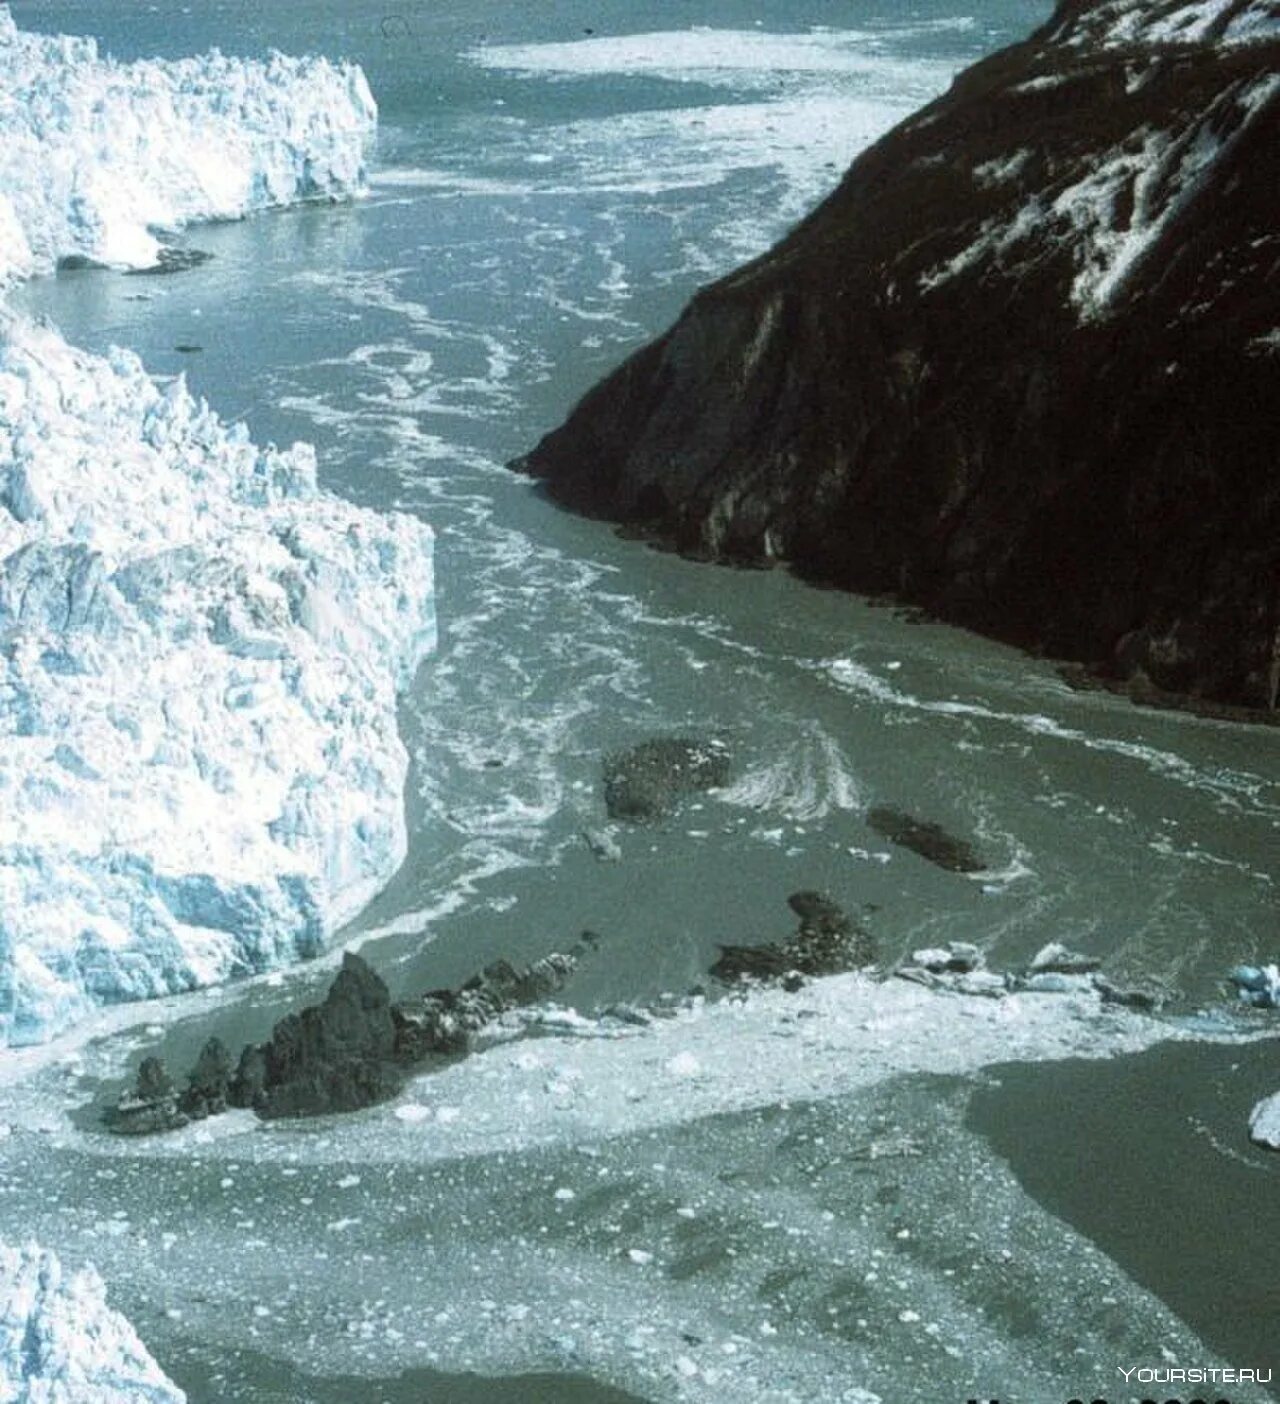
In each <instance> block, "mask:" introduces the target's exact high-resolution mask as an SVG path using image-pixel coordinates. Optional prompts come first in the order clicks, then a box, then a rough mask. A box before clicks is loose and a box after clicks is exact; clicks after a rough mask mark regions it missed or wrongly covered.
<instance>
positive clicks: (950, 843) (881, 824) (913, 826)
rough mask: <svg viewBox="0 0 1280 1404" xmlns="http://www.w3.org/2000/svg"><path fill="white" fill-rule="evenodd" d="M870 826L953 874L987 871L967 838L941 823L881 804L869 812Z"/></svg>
mask: <svg viewBox="0 0 1280 1404" xmlns="http://www.w3.org/2000/svg"><path fill="white" fill-rule="evenodd" d="M867 823H868V824H869V825H870V826H871V827H872V828H873V829H874V830H875V831H876V833H878V834H879V835H880V836H881V837H882V838H887V839H888V840H889V842H890V843H896V844H897V845H898V847H899V848H909V849H910V850H911V851H912V853H915V854H918V855H919V856H920V857H921V858H924V859H927V860H928V861H929V862H930V863H933V864H935V865H936V866H937V867H939V868H945V869H946V870H947V872H949V873H981V872H985V871H986V867H987V865H986V863H985V862H984V861H983V860H982V858H981V857H980V856H979V854H978V851H977V849H976V848H974V846H973V845H972V844H971V843H970V842H969V841H968V840H967V839H962V838H956V836H955V835H954V834H949V833H948V832H947V831H946V830H945V829H944V828H943V827H942V825H941V824H935V823H933V822H932V821H931V820H929V819H917V818H915V817H914V816H913V815H910V814H906V813H904V812H903V811H902V810H900V809H893V808H890V807H889V806H887V805H877V806H876V807H875V808H874V809H871V810H869V811H868V813H867Z"/></svg>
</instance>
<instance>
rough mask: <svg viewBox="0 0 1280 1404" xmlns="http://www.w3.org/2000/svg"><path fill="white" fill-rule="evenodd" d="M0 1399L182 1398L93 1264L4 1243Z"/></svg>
mask: <svg viewBox="0 0 1280 1404" xmlns="http://www.w3.org/2000/svg"><path fill="white" fill-rule="evenodd" d="M0 1399H4V1400H9V1401H12V1402H13V1404H183V1401H184V1400H185V1399H186V1395H185V1394H184V1393H183V1392H182V1390H180V1389H179V1388H178V1387H177V1385H175V1384H173V1383H172V1382H171V1381H170V1380H168V1379H167V1378H166V1377H165V1375H164V1372H163V1371H162V1370H161V1369H160V1367H159V1365H157V1364H156V1362H155V1361H154V1360H153V1359H152V1358H151V1356H150V1355H149V1354H148V1353H147V1348H146V1346H144V1345H143V1344H142V1342H141V1341H140V1340H139V1339H138V1336H137V1333H136V1332H135V1331H134V1329H133V1327H132V1326H130V1325H129V1323H128V1322H127V1321H126V1320H125V1319H124V1317H123V1316H121V1315H120V1314H119V1312H116V1311H113V1310H112V1309H111V1308H110V1307H109V1306H108V1305H107V1300H106V1289H105V1288H104V1287H103V1285H102V1279H101V1278H100V1277H99V1276H98V1274H97V1273H96V1272H95V1271H94V1270H93V1268H92V1267H86V1268H81V1269H80V1270H79V1271H78V1272H66V1271H64V1270H63V1267H62V1264H61V1263H60V1262H59V1261H58V1259H57V1257H56V1256H55V1255H54V1254H53V1253H50V1252H47V1251H43V1250H41V1249H40V1248H38V1247H37V1246H36V1245H35V1244H28V1245H27V1246H26V1247H24V1248H11V1247H8V1246H6V1245H5V1244H3V1243H0Z"/></svg>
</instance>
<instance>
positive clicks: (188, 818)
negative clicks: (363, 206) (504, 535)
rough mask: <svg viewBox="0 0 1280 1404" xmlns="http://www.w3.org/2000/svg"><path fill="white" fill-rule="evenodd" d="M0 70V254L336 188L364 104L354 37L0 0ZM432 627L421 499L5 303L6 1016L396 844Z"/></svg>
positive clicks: (260, 937)
mask: <svg viewBox="0 0 1280 1404" xmlns="http://www.w3.org/2000/svg"><path fill="white" fill-rule="evenodd" d="M0 92H2V93H3V97H2V98H0V191H3V192H4V193H3V194H2V195H0V283H3V281H4V278H5V277H6V275H7V276H9V277H10V278H12V277H13V276H14V275H18V274H30V273H35V272H41V271H48V270H50V269H51V268H52V267H53V266H54V265H55V264H56V262H57V261H58V260H60V259H64V258H67V257H71V256H75V257H80V258H85V259H89V260H92V261H96V262H103V263H114V264H125V265H134V266H139V265H148V264H151V263H152V262H154V261H155V259H156V257H157V255H158V253H159V249H160V244H159V242H158V238H157V226H163V227H164V228H166V229H168V228H173V227H176V226H179V225H181V224H183V223H185V222H186V221H188V220H192V219H197V218H209V217H223V216H229V215H238V214H243V213H245V212H246V211H248V210H251V209H254V208H258V207H261V206H264V205H268V204H278V203H283V202H286V201H289V200H295V199H300V198H307V197H311V196H315V195H331V196H336V195H342V194H348V193H350V192H352V191H353V190H354V189H355V188H356V187H357V186H358V184H359V181H360V179H361V176H362V171H363V164H362V163H363V156H364V151H365V146H366V143H367V140H368V138H369V136H370V135H371V133H372V130H373V126H374V123H375V120H376V109H375V107H374V103H373V99H372V97H371V96H370V94H369V90H368V86H367V84H366V83H365V80H364V76H363V74H362V73H361V72H360V70H359V69H357V68H353V67H335V66H334V65H331V64H329V63H327V62H326V61H325V60H322V59H307V60H295V59H287V58H284V57H282V56H275V57H273V58H271V59H270V60H269V61H267V62H265V63H250V62H244V61H240V60H231V59H226V58H223V57H222V56H221V55H218V54H211V55H208V56H206V57H204V58H198V59H184V60H181V61H179V62H176V63H169V62H165V63H162V62H144V63H134V64H127V65H122V64H117V63H114V62H112V61H110V60H106V59H100V58H99V57H98V55H97V51H96V48H95V46H94V44H93V42H92V41H91V40H82V39H68V38H48V37H44V36H30V35H24V34H20V33H18V32H17V30H16V29H15V27H14V25H13V22H12V20H11V19H10V17H9V14H8V11H7V10H6V9H4V8H3V7H0ZM434 641H435V621H434V602H433V595H432V536H431V531H430V529H429V528H428V527H427V526H426V525H425V524H424V523H422V522H421V521H419V520H417V519H413V518H409V517H403V516H379V515H377V514H374V513H371V512H367V511H361V510H358V509H356V508H354V507H352V506H350V505H348V504H347V503H345V502H342V501H340V500H339V499H337V498H335V497H332V496H330V495H328V494H326V493H321V492H319V491H318V489H317V486H316V467H315V456H314V453H313V452H312V450H311V449H310V448H309V447H308V446H306V445H302V444H298V445H294V446H293V447H292V448H290V449H288V450H283V451H281V450H277V449H275V448H274V447H269V448H266V449H260V448H258V447H256V446H255V445H254V444H253V443H251V442H250V440H249V437H248V434H247V432H246V431H245V429H244V428H243V426H241V425H226V424H223V423H222V422H221V421H220V420H219V418H218V416H217V415H216V414H215V413H214V412H213V411H212V410H211V409H209V408H208V406H206V405H205V404H203V403H202V402H200V401H198V400H196V399H194V398H193V397H192V396H191V395H190V393H189V392H188V391H187V389H186V386H185V384H184V382H183V381H182V380H181V379H178V380H177V381H175V382H172V383H170V384H168V385H167V386H165V387H163V388H162V387H160V386H158V385H157V384H156V383H155V382H154V381H153V380H151V379H150V377H148V376H147V374H146V373H145V372H144V370H143V368H142V366H141V365H140V364H139V362H138V361H137V359H136V358H135V357H134V356H132V355H131V354H129V353H127V352H116V353H113V354H112V355H110V356H108V357H100V356H92V355H87V354H84V353H82V352H79V351H76V350H73V349H72V348H71V347H69V346H68V345H67V344H66V343H65V342H64V341H63V340H62V338H61V337H60V336H59V335H58V334H57V333H56V332H55V331H53V330H52V329H50V328H47V327H37V326H34V325H31V324H30V323H28V322H25V321H23V320H21V319H18V318H16V317H12V316H10V315H8V314H6V313H5V312H4V311H3V310H2V309H0V1045H3V1044H6V1043H8V1044H13V1043H23V1042H33V1041H39V1040H41V1039H44V1038H47V1037H48V1036H50V1035H51V1034H53V1033H56V1032H57V1031H59V1030H60V1029H63V1028H65V1027H67V1026H68V1025H69V1024H70V1023H72V1022H74V1021H75V1020H76V1019H78V1018H80V1017H81V1016H82V1015H83V1014H84V1013H86V1012H87V1011H88V1010H89V1009H91V1008H93V1007H94V1006H95V1005H98V1004H103V1003H115V1002H118V1001H121V1000H129V999H141V998H147V997H150V996H155V995H160V994H165V993H170V992H174V991H180V990H187V989H192V988H195V987H197V986H200V985H205V984H209V983H213V982H217V981H220V980H224V979H227V978H228V977H231V976H234V975H238V974H243V973H247V972H250V971H253V970H259V969H263V968H267V967H270V966H274V965H279V964H283V963H286V962H288V961H290V960H294V959H297V958H299V957H300V956H305V955H309V954H313V953H314V952H315V951H317V950H318V949H319V948H320V947H321V946H322V945H323V943H324V940H325V938H326V937H327V936H328V935H329V934H330V933H331V932H332V931H333V929H334V928H335V927H336V926H338V925H340V924H341V923H342V922H343V921H344V920H346V919H347V918H349V917H350V916H352V915H354V913H355V912H356V910H358V908H359V907H360V906H362V905H363V904H364V903H365V902H366V901H367V900H368V899H369V897H370V896H372V894H373V893H374V891H376V890H377V888H378V887H379V886H381V885H382V884H383V883H384V882H385V881H386V880H387V879H388V878H389V877H390V875H391V873H392V872H393V871H394V870H395V868H396V866H397V865H398V864H399V862H400V860H401V858H402V857H403V853H404V849H405V832H404V819H403V812H402V791H403V784H404V777H405V772H406V768H407V758H406V754H405V751H404V748H403V746H402V744H401V742H400V739H399V736H398V733H397V730H396V693H397V689H398V688H400V687H402V686H403V685H405V684H406V683H407V682H408V681H409V679H410V678H411V677H412V675H413V672H414V670H415V668H416V667H417V664H418V663H419V662H420V661H421V659H422V658H423V657H424V656H425V654H426V653H427V652H428V651H429V650H430V649H431V648H432V646H433V645H434Z"/></svg>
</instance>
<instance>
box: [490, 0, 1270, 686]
mask: <svg viewBox="0 0 1280 1404" xmlns="http://www.w3.org/2000/svg"><path fill="white" fill-rule="evenodd" d="M1278 441H1280V7H1278V6H1277V5H1276V3H1274V0H1234V2H1233V3H1232V2H1229V3H1225V4H1222V5H1212V6H1204V5H1191V4H1188V3H1185V0H1181V2H1180V3H1171V2H1170V0H1061V3H1060V4H1059V5H1058V7H1057V10H1056V12H1055V14H1054V16H1053V18H1052V19H1051V20H1050V21H1049V23H1047V24H1046V25H1045V26H1044V27H1043V28H1042V29H1040V30H1039V31H1038V32H1037V33H1036V34H1034V35H1033V36H1032V37H1031V38H1030V39H1028V40H1027V41H1026V42H1025V43H1023V44H1020V45H1017V46H1015V47H1013V48H1011V49H1008V50H1005V51H1004V52H1002V53H999V54H996V55H995V56H993V57H991V58H989V59H987V60H985V61H983V62H981V63H979V64H977V65H975V66H974V67H973V68H971V69H969V70H968V71H967V72H965V73H963V74H962V75H961V76H960V77H959V78H957V80H956V81H955V83H954V84H953V86H952V88H951V90H950V91H949V92H948V93H947V94H946V95H945V96H943V97H942V98H940V99H939V100H937V101H936V102H934V103H933V104H932V105H931V106H929V107H927V108H926V109H924V110H923V111H922V112H920V113H918V114H917V115H915V116H914V117H912V118H911V119H909V120H908V121H907V122H905V123H903V124H902V125H901V126H899V127H898V128H897V129H896V130H894V131H893V132H891V133H889V135H888V136H886V137H885V138H883V139H882V140H881V141H880V142H878V143H877V144H876V145H875V146H873V147H871V148H870V149H869V150H867V151H866V152H864V153H863V154H862V155H861V156H860V157H859V159H858V160H857V161H856V162H855V163H854V165H853V166H852V168H851V169H850V170H849V172H848V174H847V175H846V176H845V178H844V180H843V181H842V183H841V184H840V186H839V187H838V189H837V190H836V191H835V192H834V193H833V194H832V195H831V196H830V197H829V198H828V199H827V200H826V201H825V202H824V203H823V204H822V205H821V206H820V207H819V208H818V209H817V210H816V211H815V212H814V213H813V214H812V215H811V216H810V217H809V218H808V219H806V220H805V221H804V222H803V223H802V224H800V225H799V226H798V227H797V228H796V229H795V230H794V231H793V232H792V233H791V234H790V235H789V236H788V237H787V238H786V239H785V240H784V241H783V242H782V243H781V244H779V245H778V246H777V247H776V248H775V249H773V250H772V251H771V252H769V253H768V254H766V255H764V256H763V257H762V258H760V259H758V260H756V261H755V262H754V263H752V264H749V265H748V266H747V267H745V268H743V269H741V270H739V271H737V272H735V273H733V274H731V275H730V276H729V277H727V278H725V279H723V280H722V281H721V282H719V283H717V284H715V285H714V286H712V287H710V288H707V289H705V290H704V291H702V292H701V293H699V294H698V295H697V296H696V297H695V298H694V300H693V301H692V302H691V303H690V305H689V306H688V308H687V309H686V310H685V312H684V313H683V314H682V316H681V317H680V319H679V321H678V322H677V323H676V325H675V326H674V327H673V328H672V329H671V330H670V331H669V332H667V334H666V335H665V336H663V337H662V338H661V339H659V340H658V341H656V342H654V343H652V344H650V345H648V346H646V347H644V348H643V349H642V350H640V351H639V352H638V353H636V354H635V355H634V356H632V357H631V359H630V360H629V361H627V362H626V363H625V364H624V365H623V366H622V367H621V368H620V369H619V370H618V371H616V372H615V373H614V374H613V375H612V376H611V377H610V378H609V379H607V380H606V381H604V382H603V383H602V384H601V385H599V386H598V387H597V388H596V389H595V390H593V391H592V392H591V393H590V394H588V395H587V397H586V398H585V399H584V400H583V401H582V402H581V404H580V405H579V406H578V407H577V408H576V410H575V411H574V412H573V414H572V416H571V417H570V418H569V420H568V421H567V423H566V424H565V425H564V426H563V427H561V428H560V429H558V430H556V431H555V432H554V433H552V434H550V435H548V436H547V437H546V438H545V439H544V440H543V441H542V442H541V444H539V445H538V447H537V448H536V449H535V450H534V451H533V452H532V453H531V454H529V455H528V456H527V457H526V458H525V459H523V460H521V461H520V462H519V463H518V464H517V465H516V466H517V467H520V468H522V469H523V470H524V471H526V472H529V473H531V474H533V475H535V476H537V477H539V478H542V479H545V480H546V483H547V487H548V490H549V492H550V493H551V495H552V496H553V497H554V498H556V499H557V500H558V501H560V502H562V503H564V504H567V505H569V506H572V507H574V508H576V509H578V510H581V511H584V512H588V513H590V514H593V515H597V516H601V517H605V518H608V519H612V520H615V521H620V522H624V523H628V524H631V525H632V526H633V527H638V528H643V529H645V530H647V531H648V532H650V533H651V534H652V535H653V536H654V537H655V538H657V539H660V540H663V541H666V542H668V543H670V544H672V545H674V546H676V547H677V548H678V549H681V550H683V551H686V552H688V553H690V554H697V555H704V556H710V557H712V558H715V559H718V560H726V561H735V560H736V561H747V562H752V561H754V562H760V561H767V560H778V561H784V562H787V563H789V564H790V565H792V566H793V567H794V568H795V569H796V570H797V571H799V572H801V573H803V574H805V575H807V576H809V577H812V578H814V579H818V580H821V581H824V582H827V583H833V584H837V585H840V586H844V587H847V588H849V589H854V590H859V591H865V592H871V593H889V594H893V595H895V596H896V597H898V598H899V599H901V600H904V601H909V602H911V603H913V604H917V605H920V606H923V607H924V608H926V609H927V610H929V611H930V612H932V613H934V614H936V615H938V616H940V617H944V618H946V619H949V620H953V621H955V622H958V623H962V624H965V625H968V626H971V627H973V628H976V629H980V630H983V631H985V632H988V633H991V634H994V635H996V636H999V637H1001V638H1004V639H1007V640H1010V641H1012V642H1015V643H1018V644H1021V645H1023V646H1024V647H1027V648H1031V649H1035V650H1038V651H1044V652H1047V653H1049V654H1052V655H1054V656H1056V657H1059V658H1062V659H1072V660H1077V661H1079V662H1082V663H1085V664H1088V665H1089V666H1090V668H1091V669H1093V670H1094V671H1095V672H1096V673H1098V674H1100V675H1101V676H1103V677H1106V678H1110V679H1113V680H1116V681H1124V682H1126V683H1128V684H1131V685H1132V688H1133V690H1134V692H1135V695H1139V696H1148V695H1149V696H1152V697H1155V698H1157V699H1158V694H1159V693H1160V692H1161V691H1163V690H1168V691H1171V692H1176V693H1180V694H1187V695H1191V696H1192V697H1199V698H1203V699H1208V700H1211V701H1216V702H1220V703H1226V704H1239V705H1243V706H1247V707H1254V708H1261V709H1265V710H1269V711H1271V712H1274V711H1275V709H1276V703H1277V696H1278V694H1280V470H1278V460H1277V456H1276V444H1277V442H1278Z"/></svg>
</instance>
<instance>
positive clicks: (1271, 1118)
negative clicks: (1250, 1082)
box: [1249, 1092, 1280, 1150]
mask: <svg viewBox="0 0 1280 1404" xmlns="http://www.w3.org/2000/svg"><path fill="white" fill-rule="evenodd" d="M1249 1138H1250V1140H1253V1141H1256V1142H1257V1144H1258V1145H1260V1146H1266V1147H1267V1148H1268V1150H1280V1092H1276V1093H1274V1094H1273V1095H1272V1096H1270V1097H1266V1098H1264V1099H1263V1100H1262V1101H1261V1102H1259V1103H1258V1104H1257V1106H1255V1107H1254V1109H1253V1111H1251V1112H1250V1113H1249Z"/></svg>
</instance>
